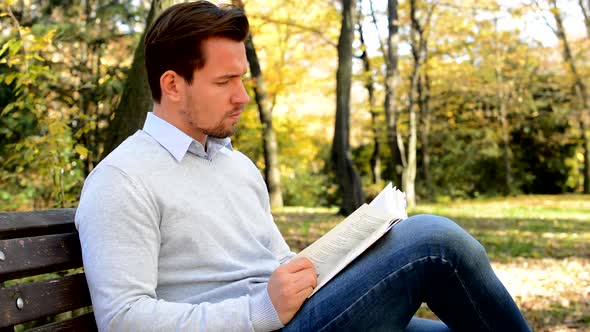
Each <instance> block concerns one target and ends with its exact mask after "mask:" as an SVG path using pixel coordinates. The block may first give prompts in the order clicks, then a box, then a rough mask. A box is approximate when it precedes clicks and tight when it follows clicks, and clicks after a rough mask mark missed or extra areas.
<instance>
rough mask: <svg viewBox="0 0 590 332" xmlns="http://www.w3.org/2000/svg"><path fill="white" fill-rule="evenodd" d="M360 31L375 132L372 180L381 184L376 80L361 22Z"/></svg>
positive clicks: (366, 83)
mask: <svg viewBox="0 0 590 332" xmlns="http://www.w3.org/2000/svg"><path fill="white" fill-rule="evenodd" d="M358 31H359V36H360V39H361V49H362V50H363V53H362V54H361V60H363V67H364V75H363V76H364V77H363V78H364V80H365V88H366V89H367V94H368V96H369V112H370V113H371V130H372V131H373V153H372V154H371V160H370V163H371V180H372V182H373V184H378V183H380V182H381V158H380V153H381V144H380V143H379V120H378V118H377V117H378V114H377V110H376V109H375V78H374V77H373V71H372V69H371V61H370V60H369V56H368V54H367V45H366V44H365V38H364V35H363V26H362V23H361V20H360V19H359V21H358Z"/></svg>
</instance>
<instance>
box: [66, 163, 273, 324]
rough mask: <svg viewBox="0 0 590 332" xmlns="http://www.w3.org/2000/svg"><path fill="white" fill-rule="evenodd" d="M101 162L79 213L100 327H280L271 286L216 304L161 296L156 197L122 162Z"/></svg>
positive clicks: (86, 267)
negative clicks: (269, 291)
mask: <svg viewBox="0 0 590 332" xmlns="http://www.w3.org/2000/svg"><path fill="white" fill-rule="evenodd" d="M101 166H102V167H101ZM101 166H99V167H97V169H95V170H94V172H93V173H92V174H91V175H90V176H89V177H88V179H87V180H86V183H85V185H84V189H83V192H82V196H81V199H80V204H79V207H78V209H77V212H76V227H77V228H78V231H79V234H80V242H81V245H82V255H83V261H84V268H85V272H86V278H87V281H88V286H89V289H90V294H91V298H92V304H93V307H94V313H95V318H96V321H97V326H98V328H99V330H100V331H270V330H276V329H279V328H281V327H282V325H281V323H280V321H279V318H278V315H277V313H276V311H275V310H274V307H273V306H272V303H271V301H270V298H269V296H268V294H267V292H263V293H261V294H260V295H258V296H252V297H250V296H241V297H236V298H231V299H227V300H225V301H222V302H218V303H206V302H205V303H199V304H190V303H175V302H169V301H164V300H162V299H158V298H157V295H156V286H157V283H158V255H159V249H160V242H161V238H160V229H159V224H160V211H159V209H158V204H157V203H156V202H155V199H154V198H153V197H152V196H151V195H150V192H149V190H147V188H146V187H145V186H143V184H142V183H141V182H139V181H135V180H134V179H132V178H131V177H130V176H128V175H127V174H126V173H124V172H123V171H121V170H120V169H118V168H115V167H112V166H108V165H101Z"/></svg>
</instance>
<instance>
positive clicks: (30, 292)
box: [0, 273, 91, 327]
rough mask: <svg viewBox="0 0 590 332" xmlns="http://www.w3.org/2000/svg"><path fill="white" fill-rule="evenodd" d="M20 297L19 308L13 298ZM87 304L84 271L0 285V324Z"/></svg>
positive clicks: (5, 324)
mask: <svg viewBox="0 0 590 332" xmlns="http://www.w3.org/2000/svg"><path fill="white" fill-rule="evenodd" d="M19 297H20V298H21V299H22V300H23V307H22V309H20V310H19V309H18V308H17V304H16V303H17V299H18V298H19ZM89 305H91V301H90V293H89V292H88V286H87V284H86V277H85V276H84V274H82V273H80V274H74V275H70V276H65V277H63V278H59V279H53V280H46V281H40V282H33V283H28V284H19V285H15V286H10V287H5V288H0V308H2V310H0V327H5V326H11V325H14V324H20V323H23V322H27V321H30V320H33V319H37V318H39V317H44V316H48V315H53V314H58V313H61V312H65V311H70V310H74V309H78V308H82V307H86V306H89Z"/></svg>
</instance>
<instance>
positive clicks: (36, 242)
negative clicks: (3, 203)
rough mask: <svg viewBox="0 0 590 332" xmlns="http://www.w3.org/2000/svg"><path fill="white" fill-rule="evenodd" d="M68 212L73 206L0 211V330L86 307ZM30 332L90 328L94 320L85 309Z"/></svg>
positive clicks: (77, 245) (84, 286) (77, 247)
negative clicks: (71, 316) (67, 207)
mask: <svg viewBox="0 0 590 332" xmlns="http://www.w3.org/2000/svg"><path fill="white" fill-rule="evenodd" d="M74 214H75V209H55V210H46V211H31V212H9V213H0V332H4V331H13V330H14V327H13V326H14V325H17V324H21V323H25V322H29V321H33V320H36V321H43V320H46V319H47V318H48V317H51V316H53V315H56V314H60V313H63V312H69V311H72V310H76V309H80V308H87V307H90V306H91V302H90V294H89V292H88V286H87V284H86V278H85V276H84V273H83V272H82V269H81V267H82V255H81V250H80V240H79V238H78V233H77V231H76V228H75V226H74ZM72 269H75V270H72ZM48 273H51V274H50V275H46V274H48ZM43 274H45V275H44V276H40V275H43ZM32 276H37V277H34V278H27V279H31V280H32V281H30V282H28V281H27V279H24V280H23V279H22V278H24V277H32ZM47 278H50V279H47ZM15 279H18V280H15ZM7 281H8V282H7ZM78 311H84V310H78ZM86 311H88V310H86ZM32 331H96V324H95V322H94V316H93V314H92V313H91V312H90V313H86V314H83V315H80V316H77V317H74V318H71V319H69V320H66V321H62V322H57V323H51V324H49V325H45V326H42V327H35V328H33V329H32Z"/></svg>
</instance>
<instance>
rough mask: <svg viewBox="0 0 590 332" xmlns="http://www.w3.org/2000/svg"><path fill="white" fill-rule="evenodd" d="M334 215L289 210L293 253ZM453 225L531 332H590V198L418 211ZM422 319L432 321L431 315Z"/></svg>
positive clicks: (279, 218)
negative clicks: (471, 241) (481, 254)
mask: <svg viewBox="0 0 590 332" xmlns="http://www.w3.org/2000/svg"><path fill="white" fill-rule="evenodd" d="M336 211H337V210H336V209H335V208H334V209H325V208H323V209H310V208H285V209H282V210H280V211H278V212H275V220H276V222H277V224H278V226H279V228H280V229H281V232H282V233H283V235H284V236H285V238H286V240H287V242H288V243H289V245H291V247H292V249H293V250H295V251H298V250H301V249H302V248H305V247H306V246H307V245H309V244H310V243H312V242H313V241H315V240H316V239H317V238H318V237H320V236H321V235H322V234H324V233H325V232H326V231H328V230H330V229H331V228H332V227H334V226H335V225H336V224H337V223H338V222H340V221H341V220H342V219H343V218H342V217H341V216H337V215H336ZM418 213H432V214H438V215H442V216H446V217H449V218H451V219H453V220H454V221H455V222H457V223H458V224H460V225H461V226H462V227H463V228H465V229H466V230H467V231H469V232H470V233H471V234H473V235H474V236H475V237H476V238H477V239H478V240H479V241H480V242H481V243H482V244H483V245H484V246H485V247H486V250H487V252H488V255H489V257H490V260H491V261H492V265H493V267H494V270H495V271H496V273H497V274H498V276H499V278H500V279H501V280H502V282H503V283H504V284H505V285H506V287H507V289H508V291H509V292H510V293H511V294H512V296H513V297H514V298H515V301H516V302H517V304H518V305H519V307H520V308H521V310H522V311H523V314H524V315H525V317H526V318H527V321H528V322H529V323H530V324H531V325H532V327H533V330H534V331H541V332H558V331H559V332H561V331H568V332H570V331H590V196H584V195H559V196H518V197H511V198H501V199H481V200H472V201H457V202H446V203H436V204H422V205H418V206H417V207H416V208H413V209H411V210H410V211H409V214H410V215H413V214H418ZM419 315H421V316H425V317H434V314H432V313H431V312H430V311H429V310H428V309H427V308H422V309H421V310H420V311H419Z"/></svg>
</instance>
